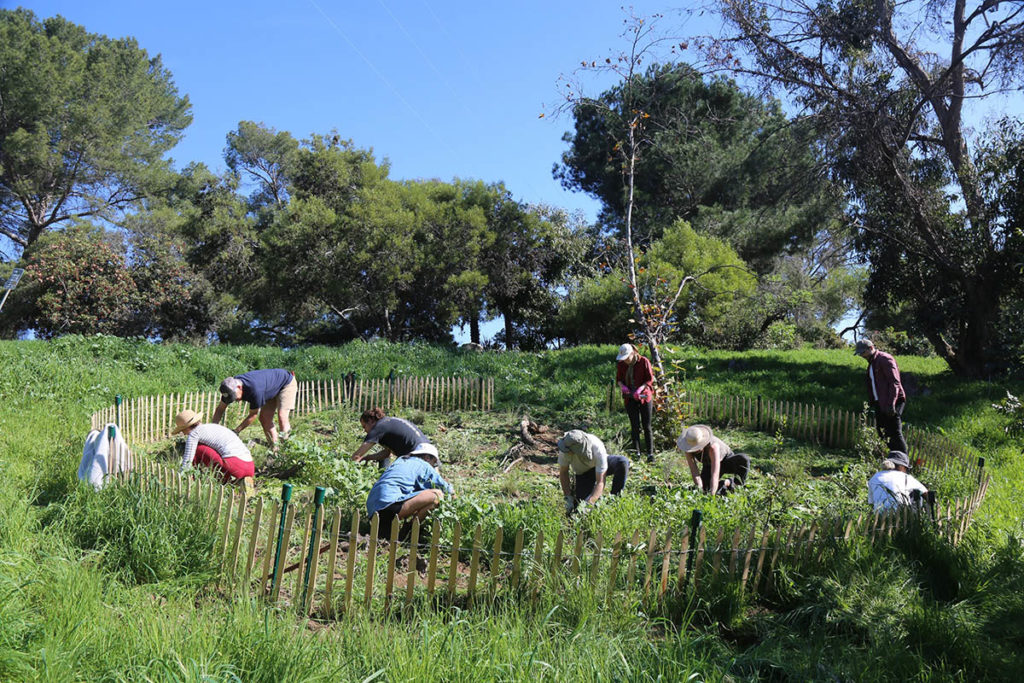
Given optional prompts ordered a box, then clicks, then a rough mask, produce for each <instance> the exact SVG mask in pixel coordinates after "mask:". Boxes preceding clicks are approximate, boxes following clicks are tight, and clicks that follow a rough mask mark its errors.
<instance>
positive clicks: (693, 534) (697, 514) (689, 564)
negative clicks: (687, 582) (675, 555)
mask: <svg viewBox="0 0 1024 683" xmlns="http://www.w3.org/2000/svg"><path fill="white" fill-rule="evenodd" d="M703 521H704V513H703V512H701V511H700V510H694V511H693V513H691V514H690V538H697V530H698V529H700V525H701V523H702V522H703ZM694 554H695V553H690V554H689V555H687V556H686V575H687V576H690V575H691V574H692V573H693V556H694Z"/></svg>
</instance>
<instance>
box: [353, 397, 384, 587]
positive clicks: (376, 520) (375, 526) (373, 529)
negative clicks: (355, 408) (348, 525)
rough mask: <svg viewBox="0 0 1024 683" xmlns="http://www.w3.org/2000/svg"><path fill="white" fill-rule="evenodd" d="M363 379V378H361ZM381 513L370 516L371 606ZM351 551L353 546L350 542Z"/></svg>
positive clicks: (368, 569)
mask: <svg viewBox="0 0 1024 683" xmlns="http://www.w3.org/2000/svg"><path fill="white" fill-rule="evenodd" d="M360 381H362V380H360ZM379 527H380V515H379V514H377V513H374V515H373V517H371V518H370V542H369V544H368V545H367V546H366V590H365V591H364V592H363V604H364V605H365V606H366V607H369V606H370V601H371V600H373V575H374V571H375V569H376V565H377V533H378V531H379V530H380V529H379ZM349 552H352V546H351V544H349Z"/></svg>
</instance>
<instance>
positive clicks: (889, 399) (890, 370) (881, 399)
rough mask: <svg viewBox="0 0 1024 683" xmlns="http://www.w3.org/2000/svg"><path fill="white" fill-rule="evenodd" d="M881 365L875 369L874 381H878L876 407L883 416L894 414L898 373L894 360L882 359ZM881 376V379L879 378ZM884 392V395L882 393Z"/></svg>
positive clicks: (897, 389) (898, 382) (898, 385)
mask: <svg viewBox="0 0 1024 683" xmlns="http://www.w3.org/2000/svg"><path fill="white" fill-rule="evenodd" d="M881 361H882V362H881V363H879V364H878V367H876V368H875V379H880V380H881V382H880V383H879V384H880V386H879V395H878V406H879V408H880V409H881V411H882V413H884V414H885V415H889V416H892V415H895V414H896V397H897V396H898V395H899V393H900V392H899V389H900V380H899V376H900V371H899V368H897V367H896V359H895V358H893V357H891V356H888V357H882V358H881ZM879 375H881V377H879ZM883 392H884V393H883Z"/></svg>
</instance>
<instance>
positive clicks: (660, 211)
mask: <svg viewBox="0 0 1024 683" xmlns="http://www.w3.org/2000/svg"><path fill="white" fill-rule="evenodd" d="M637 111H640V112H643V114H644V115H645V119H644V120H645V123H644V133H643V134H644V136H645V145H644V154H642V155H641V156H640V158H639V162H638V164H637V167H636V173H635V176H634V181H635V185H636V187H635V200H636V205H635V207H634V210H635V215H634V220H635V222H636V225H639V226H643V230H642V231H643V233H644V239H652V240H653V239H656V238H658V237H659V236H660V235H661V232H662V230H664V229H666V228H667V227H668V226H669V225H671V224H673V223H674V222H675V221H676V220H679V219H682V220H687V221H690V222H691V223H693V224H694V227H696V228H697V230H698V232H700V233H701V234H704V235H714V236H716V237H718V238H720V239H722V240H724V241H725V242H727V243H729V244H730V245H732V247H733V248H735V249H736V250H737V251H738V252H739V253H740V255H741V257H742V258H743V259H744V260H747V261H748V262H755V263H757V264H758V265H759V266H760V265H763V264H764V263H767V262H768V261H770V259H771V258H772V257H773V256H774V255H775V254H777V253H779V252H781V251H782V250H783V249H785V248H791V247H792V246H793V245H794V244H799V243H802V242H806V241H807V240H808V239H809V238H810V237H811V235H812V234H813V232H814V230H815V229H816V228H817V226H819V225H820V224H821V223H822V222H824V220H827V218H828V216H829V215H830V213H832V212H834V203H833V202H832V201H830V200H829V199H828V196H827V195H828V193H827V191H823V190H822V188H827V183H824V182H821V181H820V179H818V176H817V172H816V171H815V168H814V167H815V159H814V152H813V145H812V139H813V138H812V136H811V131H810V130H809V129H808V128H807V127H805V126H803V125H801V124H799V123H796V124H795V123H793V122H790V121H788V120H787V119H786V117H785V115H784V114H783V113H782V110H781V108H780V107H779V105H778V103H776V102H773V101H765V100H762V99H759V98H758V97H756V96H753V95H750V94H747V93H745V92H743V91H742V90H740V89H739V88H738V87H737V86H736V84H735V83H733V82H732V81H729V80H726V79H704V78H703V77H702V76H701V75H700V74H699V73H698V72H697V71H696V70H695V69H693V68H692V67H690V66H688V65H686V64H662V65H652V66H650V67H648V69H647V71H646V72H645V73H643V74H642V75H637V76H635V77H634V78H633V80H632V81H625V80H624V81H623V82H621V83H618V84H616V85H615V86H613V87H612V88H610V89H609V90H607V91H606V92H604V93H602V94H601V95H600V96H599V97H597V98H594V99H592V100H590V99H584V100H582V101H581V102H579V103H578V104H577V105H576V106H575V107H574V108H573V112H572V113H573V117H574V130H573V131H572V132H570V133H566V134H565V136H564V137H563V139H564V140H565V142H567V143H569V149H568V151H566V152H564V153H563V154H562V163H561V164H560V165H558V166H556V167H555V176H556V177H557V178H558V179H559V180H561V181H562V184H563V185H564V186H565V187H567V188H570V189H581V190H584V191H585V192H588V193H589V194H591V195H593V196H595V197H597V198H598V199H599V200H600V201H601V202H602V204H603V213H602V220H603V221H604V222H605V223H606V224H607V225H609V226H611V227H614V228H616V229H619V230H621V228H622V225H623V220H624V219H623V217H624V216H625V213H626V212H625V207H626V201H627V197H626V193H625V192H624V187H625V183H624V182H623V168H622V167H621V166H620V163H619V157H618V155H617V154H616V153H615V150H617V149H618V147H616V145H621V144H622V143H623V138H624V135H625V133H624V132H623V131H625V130H627V129H628V127H629V126H628V121H629V119H630V118H631V117H632V116H634V113H633V112H637ZM816 181H817V182H816Z"/></svg>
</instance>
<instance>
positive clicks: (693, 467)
mask: <svg viewBox="0 0 1024 683" xmlns="http://www.w3.org/2000/svg"><path fill="white" fill-rule="evenodd" d="M686 464H687V465H689V466H690V476H691V477H693V483H694V485H695V486H696V487H697V488H701V487H702V486H703V484H701V481H700V472H699V471H697V460H696V459H695V458H694V457H693V454H692V453H687V454H686Z"/></svg>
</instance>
